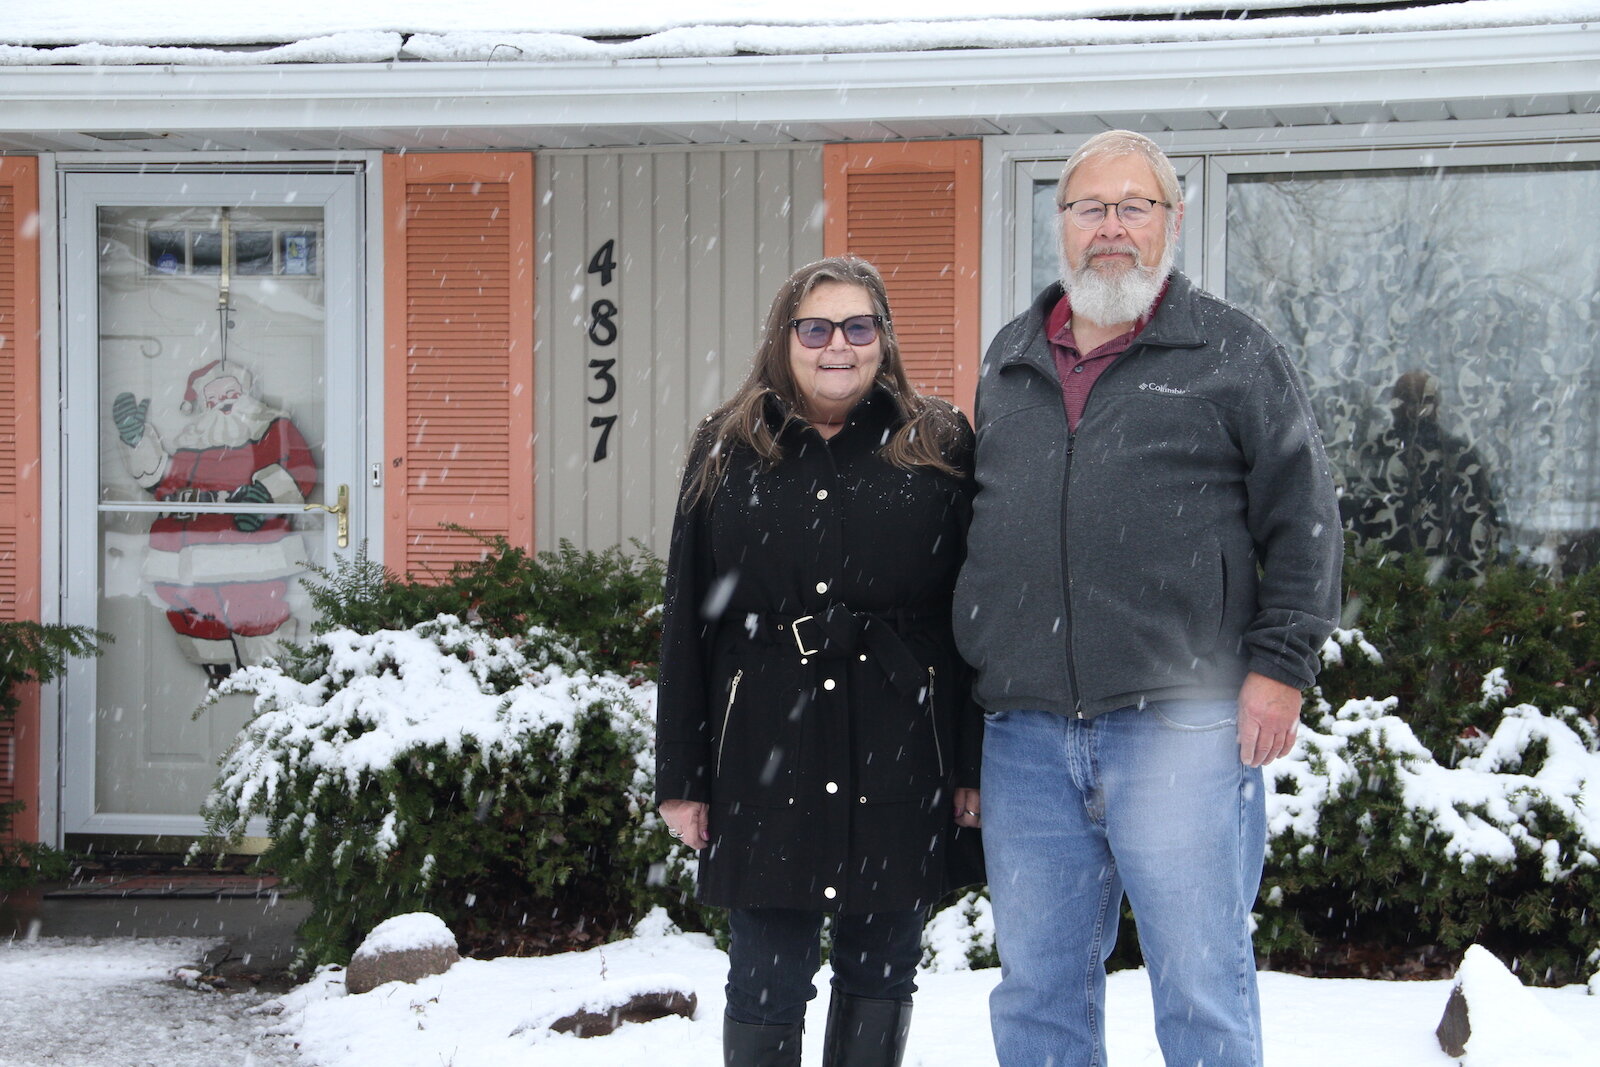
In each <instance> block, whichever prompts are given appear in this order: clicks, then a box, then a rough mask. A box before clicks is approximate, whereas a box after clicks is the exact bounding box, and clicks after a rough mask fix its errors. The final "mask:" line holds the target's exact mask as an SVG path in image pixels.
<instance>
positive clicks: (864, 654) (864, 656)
mask: <svg viewBox="0 0 1600 1067" xmlns="http://www.w3.org/2000/svg"><path fill="white" fill-rule="evenodd" d="M861 662H862V663H865V662H867V654H866V653H865V652H863V653H861Z"/></svg>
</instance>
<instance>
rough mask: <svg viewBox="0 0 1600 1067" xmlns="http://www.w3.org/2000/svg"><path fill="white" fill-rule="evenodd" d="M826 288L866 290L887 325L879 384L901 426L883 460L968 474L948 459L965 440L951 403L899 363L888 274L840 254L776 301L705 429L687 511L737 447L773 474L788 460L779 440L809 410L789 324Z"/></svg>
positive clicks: (809, 268) (802, 272) (795, 280)
mask: <svg viewBox="0 0 1600 1067" xmlns="http://www.w3.org/2000/svg"><path fill="white" fill-rule="evenodd" d="M827 282H839V283H841V284H844V285H853V286H856V287H857V288H860V289H865V290H866V291H867V295H868V296H869V297H870V298H871V300H872V311H873V313H874V314H876V315H878V316H880V317H881V319H882V326H881V328H880V332H879V335H878V336H879V339H880V341H881V342H882V344H881V350H882V353H883V358H882V359H881V360H880V361H879V363H878V374H877V377H876V379H875V384H877V385H880V386H882V387H883V388H884V389H885V390H887V391H888V393H889V395H890V397H892V398H893V400H894V404H895V408H896V410H897V411H898V413H899V416H900V419H899V421H900V423H901V425H900V428H899V429H897V430H896V431H895V432H894V434H893V435H892V436H891V437H890V438H889V440H888V442H887V443H886V444H885V445H884V446H883V448H882V449H880V450H879V454H880V455H882V456H883V457H884V458H885V459H887V460H888V461H889V462H890V463H892V464H894V465H895V466H896V467H900V468H903V469H906V470H910V469H912V468H914V467H931V468H933V469H934V470H937V471H942V472H943V473H945V474H951V475H960V474H961V473H962V472H961V471H958V470H957V469H956V467H955V465H954V464H953V463H952V462H951V460H950V456H949V452H950V451H951V446H952V445H954V444H955V442H956V441H957V439H958V438H959V437H960V436H961V417H960V416H959V415H958V414H957V413H956V410H955V408H953V407H951V406H950V405H949V404H948V403H946V402H945V401H943V400H940V399H938V398H937V397H930V396H924V395H922V394H921V393H918V392H917V391H916V390H915V389H913V388H912V387H911V381H910V379H908V378H907V377H906V371H905V364H904V362H903V361H902V360H901V358H900V342H899V340H898V339H897V338H896V337H895V333H894V323H893V321H892V320H891V319H890V316H889V296H888V293H887V291H886V290H885V289H884V285H883V277H882V275H880V274H879V273H878V271H877V268H876V267H874V266H873V265H872V264H871V263H868V262H867V261H866V260H864V259H859V258H857V257H855V256H835V257H832V258H829V259H819V260H817V261H816V262H815V263H808V264H806V265H805V266H804V267H801V268H800V269H799V270H797V271H795V272H794V273H793V274H791V275H790V276H789V280H788V281H786V282H784V283H783V285H782V286H781V287H779V289H778V294H777V295H776V296H775V297H773V298H772V308H771V310H769V311H768V312H767V325H766V328H765V330H763V331H762V335H761V343H760V344H759V345H758V346H757V347H756V355H755V359H754V361H753V362H752V363H751V365H750V373H749V375H747V376H746V377H745V380H744V384H743V385H741V386H740V387H739V389H738V391H737V392H735V393H734V394H733V396H732V397H731V398H729V399H728V400H727V401H726V402H725V403H724V404H723V405H722V406H721V407H719V408H717V410H715V411H713V412H712V413H711V414H710V415H708V416H707V417H706V420H705V422H704V424H702V426H701V427H700V431H699V434H698V435H697V437H696V447H695V448H694V449H693V451H692V452H691V456H690V460H689V462H690V463H691V464H694V465H695V466H694V468H693V469H692V470H691V472H690V474H689V478H688V481H687V482H686V483H685V486H684V493H683V500H682V506H683V508H684V509H685V510H687V509H688V508H691V507H693V506H694V505H695V504H696V503H698V502H699V500H700V499H701V498H702V497H704V496H709V495H710V494H711V493H714V492H715V491H716V487H717V485H718V484H719V483H720V482H721V481H722V476H723V473H724V472H725V471H726V470H727V464H728V455H729V453H730V452H731V451H732V450H733V449H734V448H736V447H737V446H739V445H744V446H747V447H749V448H750V449H751V450H752V451H754V452H755V453H756V455H758V456H760V457H761V459H762V461H763V462H764V463H765V465H766V466H767V468H768V469H770V468H772V467H774V466H776V465H777V464H778V461H779V460H781V459H782V458H783V447H782V446H781V445H779V444H778V437H779V435H780V434H781V433H782V431H783V427H784V425H786V424H787V423H788V422H789V421H790V420H800V421H804V417H803V415H802V414H801V413H802V412H803V411H804V410H805V409H804V406H803V403H802V398H801V396H800V388H799V386H798V385H797V384H796V382H795V380H794V372H793V370H792V369H791V368H790V366H789V333H790V326H789V322H790V320H791V319H793V318H794V316H795V312H796V311H797V310H798V309H799V307H800V302H801V301H803V300H804V299H805V298H806V297H807V296H808V295H809V294H810V293H811V291H812V290H813V289H815V288H817V286H819V285H822V284H824V283H827ZM772 401H775V402H776V406H777V409H778V411H779V412H780V415H781V421H780V424H779V425H778V426H777V427H774V426H773V425H772V423H771V422H770V421H769V419H768V418H767V405H768V403H769V402H772Z"/></svg>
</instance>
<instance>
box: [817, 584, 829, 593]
mask: <svg viewBox="0 0 1600 1067" xmlns="http://www.w3.org/2000/svg"><path fill="white" fill-rule="evenodd" d="M827 591H828V583H827V582H818V583H817V592H819V593H826V592H827Z"/></svg>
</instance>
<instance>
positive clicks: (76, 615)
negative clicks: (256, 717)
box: [61, 173, 364, 840]
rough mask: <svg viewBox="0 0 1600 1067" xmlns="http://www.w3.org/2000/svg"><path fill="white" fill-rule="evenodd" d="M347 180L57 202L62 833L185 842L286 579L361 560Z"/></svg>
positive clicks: (288, 633)
mask: <svg viewBox="0 0 1600 1067" xmlns="http://www.w3.org/2000/svg"><path fill="white" fill-rule="evenodd" d="M360 192H361V179H360V177H359V176H357V175H351V174H309V175H308V174H293V175H291V174H216V173H203V174H197V173H158V174H149V173H115V174H111V173H79V174H68V175H66V176H64V178H63V181H62V201H61V203H62V208H63V212H64V220H63V225H62V229H61V232H62V256H63V263H64V324H63V337H64V340H65V349H66V353H67V355H66V359H65V366H64V379H63V396H64V400H65V404H64V414H63V418H62V428H63V431H64V438H65V448H64V463H63V474H62V481H63V486H64V490H65V491H64V494H63V501H62V506H63V516H62V529H63V530H64V531H65V537H64V544H63V545H62V553H63V554H62V564H63V566H62V575H63V586H64V589H63V592H64V594H65V602H66V607H65V610H64V612H63V615H64V617H65V618H66V619H67V621H69V622H75V623H82V624H86V625H92V626H95V627H98V628H99V629H101V630H105V631H108V632H109V633H111V634H112V635H113V636H114V638H115V640H114V641H113V642H111V643H110V644H108V645H106V647H105V652H104V654H103V655H102V656H101V657H100V658H99V659H98V660H94V661H87V662H83V663H80V664H78V665H76V666H75V667H74V669H73V671H72V673H71V674H70V675H69V677H68V680H67V684H66V687H65V690H64V694H65V696H64V699H65V701H66V713H65V716H64V724H63V742H62V743H63V752H64V757H65V758H64V760H63V774H62V779H61V781H62V798H61V812H62V825H63V830H64V832H65V833H68V834H95V835H137V836H138V837H140V838H143V839H146V840H148V839H149V838H151V837H153V836H166V835H172V836H178V837H186V836H192V835H195V834H198V833H200V832H201V830H202V821H201V819H200V816H199V811H200V808H201V804H202V802H203V800H204V799H205V796H206V793H207V791H208V789H209V788H210V787H211V785H212V782H213V780H214V779H215V776H216V770H217V761H218V758H219V757H220V756H221V755H222V754H223V752H224V751H226V749H227V747H228V745H229V744H230V743H231V741H232V740H233V738H234V736H235V735H236V734H237V733H238V730H239V728H240V727H241V726H242V725H243V723H244V722H245V720H246V719H247V718H248V716H249V714H250V699H249V698H248V697H245V696H238V695H230V696H224V697H222V698H221V699H220V700H217V701H215V702H212V703H209V704H207V699H206V698H207V695H208V692H210V691H211V690H212V689H214V688H215V687H216V686H217V685H218V684H219V683H220V682H221V681H222V680H223V679H225V678H226V677H228V675H230V674H231V673H233V672H234V671H237V670H239V669H240V668H242V667H245V666H249V665H251V664H254V663H258V662H260V661H261V660H262V658H263V657H265V656H269V655H271V654H273V652H274V650H275V649H276V648H277V647H278V645H279V644H280V643H281V642H284V641H295V640H299V639H303V638H304V637H305V636H306V634H307V632H308V631H307V627H308V625H309V624H310V622H311V621H312V611H311V607H310V604H309V602H308V598H307V596H306V593H305V590H304V589H303V587H302V584H301V579H302V578H303V577H305V576H306V574H307V568H308V567H309V566H319V565H320V566H327V565H328V564H330V563H331V562H332V561H333V559H334V557H335V556H336V554H338V553H341V552H344V551H349V550H351V547H352V546H355V545H358V544H359V543H360V538H361V535H362V532H363V523H362V516H361V514H360V508H359V501H360V500H361V495H362V494H361V493H360V491H359V490H360V487H361V482H360V481H359V479H358V476H359V472H360V471H361V468H362V465H363V458H364V457H363V454H362V424H363V422H364V418H363V412H364V400H363V390H362V377H363V376H362V374H361V367H362V362H363V361H362V352H363V345H362V329H361V323H362V318H363V315H362V300H361V293H362V289H363V287H362V284H361V272H362V256H361V247H362V238H361V233H362V223H361V217H360V206H361V197H360Z"/></svg>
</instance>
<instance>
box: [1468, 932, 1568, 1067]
mask: <svg viewBox="0 0 1600 1067" xmlns="http://www.w3.org/2000/svg"><path fill="white" fill-rule="evenodd" d="M1436 1033H1437V1034H1438V1037H1439V1047H1440V1048H1442V1049H1444V1051H1445V1052H1446V1054H1448V1055H1450V1056H1453V1057H1455V1058H1456V1059H1458V1060H1461V1061H1462V1063H1463V1064H1465V1065H1466V1067H1472V1064H1474V1063H1526V1064H1530V1065H1532V1064H1538V1065H1539V1067H1582V1065H1584V1064H1593V1062H1594V1061H1593V1059H1591V1058H1590V1056H1591V1052H1590V1050H1588V1049H1585V1048H1584V1044H1583V1039H1582V1038H1581V1037H1580V1036H1579V1035H1578V1033H1577V1031H1576V1030H1574V1029H1573V1028H1572V1027H1571V1026H1569V1025H1568V1024H1567V1023H1565V1022H1563V1021H1562V1020H1561V1019H1558V1018H1557V1017H1556V1016H1555V1015H1554V1014H1553V1013H1552V1012H1551V1011H1550V1009H1549V1008H1546V1007H1545V1006H1544V1005H1543V1004H1541V1003H1539V1001H1538V1000H1537V999H1535V998H1534V996H1533V994H1532V993H1530V992H1529V991H1528V990H1527V989H1526V988H1524V986H1523V984H1522V983H1521V982H1520V981H1518V979H1517V976H1516V975H1514V974H1512V973H1511V972H1510V971H1509V970H1507V969H1506V967H1505V965H1504V964H1502V963H1501V962H1500V961H1499V960H1498V959H1496V958H1495V956H1494V954H1493V953H1492V952H1490V951H1489V950H1488V949H1486V948H1483V947H1481V946H1479V945H1473V946H1471V947H1470V948H1468V949H1467V952H1466V955H1465V956H1464V957H1463V958H1462V960H1461V966H1460V967H1459V968H1458V969H1457V970H1456V984H1455V988H1453V989H1452V990H1451V991H1450V1001H1449V1003H1448V1004H1446V1005H1445V1010H1444V1017H1443V1018H1442V1019H1441V1020H1440V1021H1439V1029H1438V1030H1437V1031H1436Z"/></svg>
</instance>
